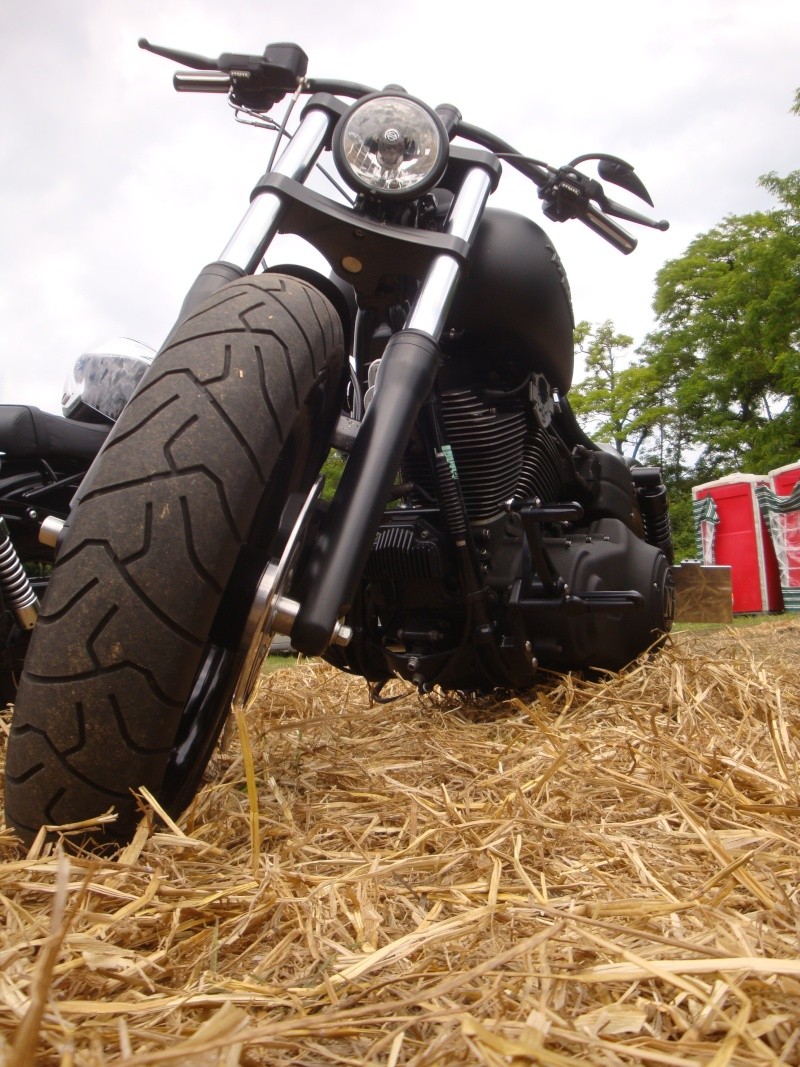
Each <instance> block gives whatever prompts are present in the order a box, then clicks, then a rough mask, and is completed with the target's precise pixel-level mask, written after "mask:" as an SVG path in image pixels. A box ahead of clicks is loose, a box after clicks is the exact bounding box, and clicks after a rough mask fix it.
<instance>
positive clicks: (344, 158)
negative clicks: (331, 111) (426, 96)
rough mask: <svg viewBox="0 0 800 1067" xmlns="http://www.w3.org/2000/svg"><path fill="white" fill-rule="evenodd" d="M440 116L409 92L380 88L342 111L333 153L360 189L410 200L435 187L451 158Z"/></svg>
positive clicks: (348, 179) (351, 182)
mask: <svg viewBox="0 0 800 1067" xmlns="http://www.w3.org/2000/svg"><path fill="white" fill-rule="evenodd" d="M447 147H448V141H447V133H446V132H445V128H444V126H443V124H442V121H441V119H440V118H439V116H438V115H437V114H436V112H435V111H432V110H431V109H430V108H428V107H426V106H425V104H423V103H421V102H420V101H419V100H415V99H414V98H413V97H410V96H396V95H394V94H391V93H375V94H374V95H371V96H366V97H364V98H363V99H362V100H360V101H359V102H358V103H357V104H355V105H354V106H353V107H352V108H351V109H350V110H349V111H348V112H347V113H346V114H344V115H343V116H342V118H341V119H340V120H339V123H338V125H337V127H336V130H335V132H334V136H333V156H334V159H335V160H336V166H337V167H338V168H339V172H340V173H341V175H342V177H343V178H344V180H345V181H346V182H347V183H348V185H350V186H351V187H352V188H353V189H355V190H356V192H359V193H372V194H374V195H375V196H379V197H390V198H392V199H397V200H410V199H411V198H412V197H416V196H420V195H421V194H422V193H424V192H425V191H426V190H427V189H430V188H432V187H433V186H434V185H435V184H436V182H437V181H438V180H439V178H440V177H441V175H442V172H443V171H444V168H445V164H446V163H447Z"/></svg>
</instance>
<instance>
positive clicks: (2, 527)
mask: <svg viewBox="0 0 800 1067" xmlns="http://www.w3.org/2000/svg"><path fill="white" fill-rule="evenodd" d="M0 594H1V595H2V597H3V599H4V600H5V601H6V603H7V604H8V606H9V607H10V608H11V610H12V611H13V612H14V615H15V617H16V620H17V622H18V623H19V625H20V627H21V628H22V629H23V630H32V629H33V627H34V626H35V624H36V619H37V617H38V615H39V598H38V597H37V596H36V593H35V592H34V591H33V586H32V585H31V583H30V580H29V579H28V575H27V574H26V573H25V569H24V567H23V566H22V563H21V562H20V558H19V556H18V555H17V550H16V549H15V548H14V545H13V544H12V543H11V538H10V537H9V536H8V526H7V525H6V520H5V519H4V518H2V516H0Z"/></svg>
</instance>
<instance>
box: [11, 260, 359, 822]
mask: <svg viewBox="0 0 800 1067" xmlns="http://www.w3.org/2000/svg"><path fill="white" fill-rule="evenodd" d="M344 365H345V363H344V355H343V344H342V329H341V323H340V320H339V317H338V315H337V313H336V311H335V310H334V309H333V307H332V306H331V305H330V303H329V302H328V301H327V300H326V299H325V298H324V297H323V296H322V295H321V294H320V293H318V292H317V291H316V290H315V289H314V288H312V287H311V286H310V285H308V284H306V283H305V282H302V281H299V280H297V279H294V278H289V277H284V276H281V275H269V274H267V275H261V276H259V277H257V278H246V279H243V280H242V281H237V282H234V283H231V284H229V285H227V286H225V287H224V288H223V289H221V290H220V291H219V292H218V293H217V294H215V295H214V296H213V297H212V298H211V299H209V300H208V301H206V302H205V303H204V304H203V305H202V306H201V307H200V308H199V309H198V310H197V311H196V312H195V313H194V314H193V315H192V316H191V317H190V318H189V319H188V320H186V321H185V322H184V323H183V324H182V325H181V326H180V328H179V329H178V330H177V332H176V333H175V334H174V336H173V337H172V338H171V340H170V343H169V345H168V347H167V348H166V349H165V350H164V351H163V352H162V353H161V354H160V355H159V356H158V358H157V359H156V360H155V362H154V364H153V366H152V367H151V368H150V370H149V371H148V373H147V375H146V377H145V379H144V380H143V382H142V384H141V386H140V388H139V390H138V391H137V393H136V394H135V396H134V397H133V399H132V400H131V402H130V404H129V405H128V407H127V408H126V409H125V411H124V412H123V415H122V417H121V418H120V421H119V422H118V423H117V425H116V427H115V428H114V430H113V432H112V434H111V435H110V437H109V440H108V443H107V445H106V447H105V448H104V450H103V451H102V453H101V454H100V456H99V458H98V460H97V461H96V462H95V465H94V466H93V468H92V470H91V471H90V473H89V475H88V476H87V479H86V481H85V482H84V484H83V485H82V486H81V490H80V493H79V501H78V503H77V505H76V506H74V507H73V510H72V513H71V515H70V519H69V528H68V532H67V536H66V538H65V540H64V542H63V545H62V547H61V550H60V553H59V557H58V560H57V562H56V565H55V568H54V571H53V576H52V579H51V581H50V585H49V588H48V591H47V596H46V598H45V601H44V605H43V608H42V611H41V614H40V617H39V621H38V623H37V626H36V629H35V631H34V634H33V639H32V642H31V648H30V652H29V654H28V657H27V660H26V664H25V671H24V673H23V676H22V679H21V681H20V686H19V691H18V694H17V702H16V707H15V713H14V718H13V722H12V728H11V734H10V738H9V745H8V756H7V761H6V819H7V821H8V823H9V825H10V826H12V827H13V828H14V829H15V830H16V831H17V832H18V833H19V834H20V836H21V837H22V838H23V840H25V841H30V840H31V839H32V838H33V837H34V836H35V835H36V833H37V832H38V830H39V828H40V827H41V826H42V825H44V824H48V825H58V824H63V823H73V822H78V821H82V820H86V819H92V818H95V817H96V816H98V815H100V814H102V813H104V812H106V811H108V810H109V809H110V808H112V807H113V808H114V809H115V810H116V811H117V813H118V820H117V822H116V823H115V824H112V826H111V830H110V833H109V836H110V837H112V838H113V839H115V840H119V841H124V840H126V839H128V838H129V837H130V835H131V834H132V832H133V830H134V828H135V825H136V804H135V799H134V797H133V791H134V790H136V789H138V788H139V787H141V786H142V785H145V786H147V787H148V788H149V789H150V790H151V791H153V792H154V793H155V794H156V795H158V796H160V797H164V798H166V802H167V803H168V804H170V805H171V806H172V808H173V810H174V809H175V807H176V805H177V804H178V803H179V802H180V803H181V804H182V803H185V802H186V801H187V800H188V799H189V798H190V796H191V795H192V794H193V793H194V791H195V789H196V786H197V784H198V782H199V779H200V777H201V775H202V771H203V769H204V767H205V764H206V762H207V760H208V758H209V756H210V754H211V750H212V747H213V740H214V739H215V738H214V737H209V736H201V737H200V738H199V740H198V743H197V745H196V746H195V750H194V754H193V755H192V757H191V758H190V759H189V760H188V761H186V760H183V761H182V762H177V763H176V761H175V759H174V749H175V746H176V737H177V738H185V736H186V735H187V727H188V728H189V730H188V732H189V733H191V727H192V725H193V724H192V723H187V722H186V715H187V712H186V708H187V704H188V706H189V708H190V709H192V708H193V707H194V696H193V694H194V693H195V692H196V689H197V686H198V685H199V684H200V679H201V676H202V675H203V673H204V668H206V667H207V664H208V662H209V660H210V659H215V660H216V661H218V662H221V663H223V664H225V665H226V666H225V669H224V670H221V671H219V672H218V673H219V675H220V677H219V678H217V679H215V681H214V684H213V688H212V691H211V693H210V697H209V694H208V693H206V694H205V697H204V715H205V716H206V717H205V718H204V720H203V722H204V726H203V730H204V731H205V732H206V734H207V733H208V731H213V732H214V733H216V731H217V730H218V728H219V726H221V723H222V721H223V719H224V714H225V712H226V710H227V705H228V702H229V699H230V692H231V687H232V684H233V680H234V677H233V672H234V668H233V662H234V660H235V656H234V653H235V651H236V648H237V646H238V640H239V636H240V633H241V629H242V626H243V622H244V618H245V617H246V613H247V608H248V607H249V598H251V597H252V592H253V588H254V586H255V583H256V582H257V579H258V576H259V575H260V573H261V569H262V568H263V566H264V563H265V560H266V558H267V556H268V554H269V547H270V542H271V541H272V539H273V537H274V535H275V533H276V530H277V527H278V520H279V518H280V514H281V511H282V509H283V506H284V503H285V502H286V500H287V498H288V497H289V495H290V494H291V493H293V492H297V491H300V492H305V491H307V490H308V488H309V486H310V484H311V482H312V481H313V479H314V477H315V476H316V473H317V471H318V470H319V468H320V467H321V465H322V463H323V461H324V459H325V456H326V454H327V448H328V440H329V436H330V432H331V429H332V426H333V423H334V420H335V418H336V416H337V414H338V410H339V407H340V403H341V391H342V381H343V369H344ZM209 699H210V703H211V714H210V715H209V707H208V705H209ZM190 714H194V712H192V711H190ZM167 768H170V773H169V775H167ZM165 776H166V777H168V778H169V780H165ZM176 776H177V780H176ZM93 834H94V839H95V841H99V839H100V835H99V834H98V833H97V832H96V831H93Z"/></svg>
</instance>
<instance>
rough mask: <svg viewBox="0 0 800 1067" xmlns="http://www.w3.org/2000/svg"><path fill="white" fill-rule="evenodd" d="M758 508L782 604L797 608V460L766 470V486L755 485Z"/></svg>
mask: <svg viewBox="0 0 800 1067" xmlns="http://www.w3.org/2000/svg"><path fill="white" fill-rule="evenodd" d="M758 499H759V503H760V504H761V510H762V512H763V513H764V515H765V516H766V518H767V522H768V523H769V528H770V533H771V534H772V543H773V546H774V548H775V555H776V556H777V559H778V571H779V573H780V578H781V593H782V595H783V606H784V607H785V608H786V610H787V611H800V461H798V462H797V463H789V464H787V465H786V466H785V467H777V468H776V469H775V470H772V471H770V472H769V489H768V490H765V489H763V488H761V487H759V489H758Z"/></svg>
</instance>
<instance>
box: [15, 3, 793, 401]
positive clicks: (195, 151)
mask: <svg viewBox="0 0 800 1067" xmlns="http://www.w3.org/2000/svg"><path fill="white" fill-rule="evenodd" d="M140 36H146V37H148V38H149V39H150V40H151V41H155V42H157V43H160V44H168V45H172V46H174V47H180V48H184V49H186V50H189V51H195V52H200V53H203V54H207V55H212V56H216V55H218V54H219V53H220V52H223V51H240V52H261V51H263V48H264V46H265V45H266V44H267V43H268V42H270V41H285V40H290V41H296V42H298V43H299V44H300V45H301V46H302V47H303V48H304V49H305V51H306V52H307V53H308V55H309V57H310V62H309V74H311V75H316V76H328V77H338V78H349V79H351V80H354V81H360V82H365V83H367V84H371V85H375V86H378V87H380V86H381V85H384V84H386V83H388V82H399V83H401V84H403V85H404V86H405V87H406V89H408V91H409V92H412V93H413V94H414V95H416V96H419V97H422V98H423V99H425V100H427V101H428V102H429V103H431V104H438V103H441V102H444V101H448V102H451V103H454V104H456V105H457V106H458V107H459V108H460V109H461V111H462V112H463V114H464V117H465V119H466V120H467V121H470V122H472V123H475V124H477V125H480V126H484V127H488V128H490V129H492V130H494V131H495V132H496V133H498V134H500V135H501V136H503V137H504V138H505V139H506V140H509V141H511V142H512V143H513V144H514V145H516V146H518V147H520V148H521V149H523V150H524V151H526V152H528V153H529V154H531V155H534V156H536V157H539V158H545V159H547V160H549V161H550V162H553V163H564V162H567V161H568V160H569V159H571V158H573V157H574V156H576V155H578V154H580V153H584V152H588V151H606V152H611V153H614V154H616V155H620V156H622V157H624V158H626V159H628V160H629V161H630V162H632V163H633V164H634V165H635V166H636V169H637V172H638V173H639V174H640V176H641V177H642V178H643V180H644V181H645V183H646V185H647V186H648V187H649V189H650V192H651V195H652V197H653V200H654V202H655V205H656V211H655V214H656V215H657V216H658V217H666V218H668V219H669V220H670V222H671V224H672V228H671V229H670V231H669V232H668V233H667V234H663V233H659V232H658V231H655V230H642V229H639V228H637V229H636V233H637V236H638V237H639V241H640V243H639V248H638V249H637V250H636V251H635V252H634V253H633V254H632V255H630V256H627V257H625V256H622V255H620V254H619V253H618V252H616V251H615V250H614V249H612V248H611V246H610V245H606V244H605V242H603V241H601V240H600V239H599V238H597V237H595V236H594V235H593V234H592V233H590V232H589V231H588V230H587V229H585V227H583V226H581V225H580V223H577V222H572V223H567V224H565V225H563V226H557V225H554V224H550V223H545V226H546V228H548V229H549V231H550V233H551V235H552V236H553V238H554V240H555V243H556V246H557V247H558V249H559V251H560V253H561V256H562V259H563V260H564V262H565V266H566V269H567V273H568V275H569V278H570V282H571V285H572V291H573V300H574V305H575V314H576V319H584V318H585V319H589V320H590V321H592V322H600V321H603V320H604V319H606V318H610V319H612V320H613V321H614V323H615V325H616V326H617V328H618V329H620V330H623V331H625V332H627V333H631V334H633V335H634V336H635V337H636V340H637V342H639V341H641V340H642V339H643V337H644V335H645V333H646V332H647V330H648V329H649V328H651V326H652V321H653V320H652V313H651V309H650V305H651V302H652V296H653V282H654V277H655V273H656V271H657V270H658V268H659V267H660V266H661V265H662V264H663V262H664V261H665V260H667V259H669V258H672V257H675V256H677V255H680V253H681V252H682V251H683V250H684V249H685V248H686V246H687V244H688V243H689V242H690V241H691V239H692V238H693V237H694V236H695V234H697V233H698V232H701V231H703V230H705V229H708V228H709V227H710V226H713V225H714V224H715V223H717V222H719V221H720V220H721V219H722V218H723V217H724V216H725V215H727V214H731V213H743V212H747V211H751V210H756V209H758V208H763V207H768V206H770V204H771V201H770V199H769V197H768V196H767V195H766V194H765V193H764V192H763V191H761V190H759V188H758V187H757V179H758V177H759V175H761V174H763V173H765V172H766V171H770V170H775V171H777V172H778V173H782V174H783V173H786V172H788V171H789V170H791V169H794V168H797V167H798V166H800V152H799V151H798V146H799V145H800V119H798V118H797V117H794V116H792V115H790V114H789V107H790V105H791V103H792V100H793V96H794V90H795V88H796V87H797V86H800V3H798V2H797V0H760V2H755V0H660V2H658V3H648V2H647V0H639V2H637V3H634V2H627V0H605V2H603V0H572V2H569V0H561V2H556V3H553V2H552V0H548V2H546V3H544V2H539V0H527V2H522V0H493V2H489V3H486V2H481V3H472V2H471V0H462V2H455V0H439V2H438V3H437V2H436V0H406V2H402V0H395V2H394V3H392V4H387V3H382V2H378V0H355V2H354V3H349V4H348V3H346V2H343V0H339V2H338V3H333V2H332V0H291V2H289V3H285V4H282V3H278V2H272V3H267V2H266V0H225V3H222V2H221V0H135V3H129V2H127V0H35V2H32V0H0V42H1V44H0V47H2V56H3V59H2V68H0V69H1V71H2V74H1V77H2V85H3V90H4V91H3V98H2V103H1V104H0V108H2V114H1V115H0V163H1V166H2V169H1V170H0V174H1V175H2V177H1V178H0V180H1V181H2V201H1V203H2V214H0V222H1V225H2V241H0V353H1V354H0V402H4V403H9V402H11V403H33V404H38V405H39V406H40V407H43V408H46V409H48V410H53V411H57V410H59V403H60V394H61V385H62V382H63V379H64V375H65V373H66V370H67V368H68V366H69V364H70V363H71V361H72V359H73V358H74V357H75V356H77V355H78V354H79V353H80V352H81V351H82V350H85V349H86V348H89V347H91V346H92V345H94V344H97V343H100V342H103V341H105V340H107V339H108V338H109V337H112V336H114V335H125V336H131V337H134V338H137V339H138V340H141V341H144V342H146V343H148V344H150V345H152V346H153V347H158V345H159V343H160V341H161V340H162V338H163V336H164V335H165V333H166V332H167V330H168V329H169V327H170V326H171V324H172V322H173V320H174V318H175V315H176V313H177V310H178V308H179V306H180V304H181V300H182V298H183V294H184V292H185V290H186V289H187V287H188V286H189V284H190V283H191V281H192V279H193V278H194V276H195V275H196V273H197V271H198V270H199V268H200V267H201V266H202V265H203V264H204V263H206V262H208V261H210V260H213V259H216V258H217V256H218V254H219V252H220V251H221V249H222V247H223V246H224V245H225V243H226V241H227V239H228V237H229V236H230V234H231V232H232V231H233V229H234V228H235V226H236V224H237V223H238V221H239V219H240V217H241V215H242V213H243V211H244V210H245V207H246V205H247V198H248V194H249V191H250V189H251V187H252V185H253V184H254V182H255V179H256V178H257V177H258V176H259V174H260V173H261V172H262V170H263V168H264V164H265V162H266V158H267V154H268V151H269V148H270V142H269V138H268V136H267V135H266V134H264V133H263V132H261V131H258V130H254V129H250V128H247V127H245V126H241V125H238V124H237V123H236V122H234V120H233V113H232V112H231V110H230V109H229V108H228V106H227V104H226V101H225V97H224V96H192V95H185V94H180V95H179V94H177V93H175V92H174V91H173V90H172V87H171V85H172V82H171V79H172V73H173V69H175V68H174V65H173V64H171V63H169V62H168V61H166V60H163V59H159V58H157V57H155V56H153V55H150V54H148V53H146V52H143V51H141V50H140V49H139V48H137V44H136V42H137V39H138V38H139V37H140ZM619 199H625V194H620V196H619ZM494 200H495V202H496V203H500V204H503V205H505V206H508V207H512V208H514V209H517V210H522V211H528V212H529V213H530V214H531V216H532V217H533V218H535V219H537V220H540V219H541V214H540V210H539V201H538V200H537V197H536V191H535V189H534V187H533V186H532V185H530V184H529V183H526V182H524V181H523V180H522V179H521V178H519V177H518V176H516V175H508V172H506V178H505V180H504V181H503V182H502V183H501V189H500V191H499V192H498V194H496V196H495V198H494ZM628 201H629V202H633V201H631V198H628Z"/></svg>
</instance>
